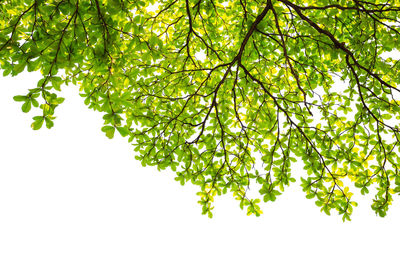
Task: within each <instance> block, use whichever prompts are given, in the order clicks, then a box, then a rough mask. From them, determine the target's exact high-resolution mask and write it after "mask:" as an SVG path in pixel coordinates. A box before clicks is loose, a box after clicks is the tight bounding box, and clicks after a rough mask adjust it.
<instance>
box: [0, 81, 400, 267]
mask: <svg viewBox="0 0 400 267" xmlns="http://www.w3.org/2000/svg"><path fill="white" fill-rule="evenodd" d="M37 80H38V77H37V76H36V77H35V76H34V75H32V74H29V75H28V74H22V75H20V76H18V77H14V78H0V87H1V88H0V266H1V267H14V266H17V267H26V266H29V267H30V266H41V267H47V266H48V267H50V266H51V267H62V266H68V267H70V266H74V267H81V266H82V267H90V266H96V267H101V266H113V267H114V266H118V267H123V266H138V267H139V266H140V267H146V266H157V267H158V266H174V267H179V266H185V267H186V266H188V267H189V266H190V267H191V266H193V267H195V266H251V267H256V266H274V267H275V266H337V265H341V266H383V265H385V264H387V265H388V266H396V265H398V258H399V256H398V254H399V240H400V227H399V226H400V200H399V198H398V197H397V196H395V201H394V204H393V205H392V206H391V208H390V211H389V213H388V215H387V216H386V217H385V218H379V217H377V216H376V215H375V214H374V212H373V211H372V210H371V208H370V204H371V198H372V196H370V197H365V196H364V197H362V196H360V195H359V194H356V195H355V196H354V199H355V200H356V201H357V202H358V203H359V206H358V207H357V208H356V209H355V211H354V214H353V216H352V221H351V222H346V223H343V222H342V221H341V217H339V216H336V215H332V216H326V215H325V214H324V213H321V212H320V211H319V208H318V207H317V206H315V204H314V200H307V199H306V198H305V195H304V194H303V192H302V191H301V187H300V186H299V184H293V185H292V186H290V187H289V188H288V189H287V190H286V191H285V192H284V194H283V195H281V196H280V197H279V198H278V199H277V201H276V202H274V203H268V204H264V205H262V207H263V211H264V214H263V215H262V216H261V217H259V218H256V217H253V216H250V217H249V216H246V215H245V212H244V211H242V210H240V208H239V205H238V202H237V201H236V200H233V198H232V197H231V196H230V195H226V196H223V197H218V198H217V199H216V201H215V206H216V207H215V210H214V211H215V212H214V218H213V219H208V218H207V217H206V216H204V215H201V207H200V206H199V204H197V201H198V197H197V196H196V195H195V193H196V192H197V188H195V187H194V186H192V185H190V184H187V185H185V186H183V187H182V186H181V185H180V184H179V183H178V182H176V181H174V180H173V177H174V176H173V173H171V172H169V171H162V172H158V171H157V170H156V169H155V168H151V167H146V168H144V167H142V166H141V165H140V163H139V162H138V161H136V160H135V159H134V153H133V147H132V146H131V145H130V144H128V143H127V140H126V139H123V138H121V137H120V136H119V135H118V134H117V133H116V137H115V138H114V139H113V140H109V139H108V138H107V137H105V135H104V133H102V132H101V131H100V128H101V127H102V119H101V117H102V115H101V114H100V113H96V112H94V111H91V110H89V109H88V108H87V107H86V106H85V105H84V104H83V98H81V97H79V95H78V91H77V89H76V88H74V87H67V88H64V91H63V92H62V93H61V94H62V96H64V97H65V98H66V101H65V102H64V103H63V104H62V105H60V107H59V108H58V109H57V111H56V116H57V119H56V121H55V126H54V128H52V129H51V130H48V129H46V128H44V129H42V130H39V131H33V130H32V129H31V128H30V124H31V118H32V116H34V115H36V114H37V113H38V111H37V110H33V111H31V112H30V113H28V114H24V113H22V111H21V109H20V106H21V104H22V103H21V102H19V103H17V102H14V101H13V100H12V97H13V96H14V95H17V94H26V90H27V89H28V88H33V87H34V85H35V84H36V81H37ZM293 173H294V175H295V176H296V178H298V180H299V177H300V176H301V175H304V173H303V172H302V170H293Z"/></svg>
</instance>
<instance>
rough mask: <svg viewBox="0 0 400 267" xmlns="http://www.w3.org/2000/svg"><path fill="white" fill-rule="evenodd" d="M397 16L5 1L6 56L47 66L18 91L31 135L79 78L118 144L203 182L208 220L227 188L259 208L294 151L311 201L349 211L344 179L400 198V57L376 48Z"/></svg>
mask: <svg viewBox="0 0 400 267" xmlns="http://www.w3.org/2000/svg"><path fill="white" fill-rule="evenodd" d="M399 20H400V1H398V0H391V1H383V0H369V1H368V0H367V1H357V0H354V1H344V0H339V1H337V0H335V1H334V0H318V1H316V0H307V1H300V0H292V1H288V0H263V1H257V0H228V1H226V2H223V1H222V0H214V1H210V0H162V1H158V2H157V3H155V2H154V1H148V2H144V1H140V0H139V1H135V0H110V1H106V0H49V1H44V0H4V1H2V4H1V5H0V64H1V69H2V70H3V75H10V74H11V75H13V76H15V75H17V74H19V73H20V72H22V71H24V70H26V69H27V70H28V71H40V72H41V73H42V74H43V79H41V80H40V81H38V83H37V87H36V88H32V89H30V90H29V91H28V92H27V94H26V95H22V96H16V97H15V98H14V99H15V101H20V102H21V103H22V111H23V112H29V111H30V110H31V108H32V106H33V107H39V108H40V109H41V110H42V115H41V116H36V117H34V122H33V123H32V128H33V129H35V130H36V129H39V128H41V127H42V125H46V126H47V127H48V128H51V127H52V126H53V119H54V118H55V117H54V110H55V109H56V107H57V106H58V105H59V104H60V103H62V101H63V99H62V98H60V97H58V96H57V94H56V93H57V91H59V90H61V86H62V85H64V84H68V83H70V82H72V83H73V84H78V85H79V86H80V90H81V95H82V97H83V98H84V102H85V104H86V105H88V106H89V108H91V109H94V110H97V111H100V112H103V113H105V115H104V122H105V126H104V127H103V128H102V131H103V132H104V133H105V134H106V135H107V136H108V137H109V138H112V137H113V136H114V135H115V134H116V133H118V134H121V135H122V136H126V137H128V138H129V141H130V142H132V143H133V144H134V146H135V150H136V151H137V152H138V155H139V156H137V158H138V159H139V160H140V161H141V162H142V164H143V165H156V166H157V167H158V168H159V169H165V168H167V167H170V168H171V169H172V170H174V171H176V173H177V177H176V180H178V181H179V182H180V183H181V184H182V185H183V184H185V183H186V182H188V181H190V182H192V183H194V184H196V185H198V186H199V187H200V192H199V193H198V195H199V196H200V201H199V202H200V204H201V205H202V207H203V213H204V214H208V215H209V216H212V214H211V210H212V209H213V207H212V201H213V199H214V197H215V196H216V195H217V194H218V195H220V194H225V193H227V191H230V192H232V193H233V195H234V197H235V198H236V199H237V200H238V201H239V202H240V207H241V208H246V209H247V214H255V215H257V216H258V215H260V213H261V210H260V207H259V202H260V200H259V199H251V198H249V197H248V196H247V194H246V192H247V189H248V188H249V187H251V186H253V187H254V186H255V185H254V184H259V187H260V188H261V189H260V190H259V193H260V196H261V199H263V200H264V201H265V202H268V201H275V199H276V197H277V196H278V195H280V194H281V193H282V192H283V190H284V188H285V187H286V186H288V185H289V184H290V183H291V182H294V181H295V178H296V174H293V173H291V164H292V162H294V161H296V158H299V159H301V160H302V161H303V162H304V164H305V169H306V170H307V172H308V177H305V178H302V179H301V180H302V187H303V190H304V192H305V193H306V197H307V198H310V199H311V198H312V199H314V200H315V203H316V205H317V206H319V207H321V210H322V211H324V212H325V213H327V214H330V212H331V210H337V211H338V213H339V214H341V215H342V216H343V220H346V219H348V220H349V219H350V217H349V216H350V214H351V213H352V210H353V206H355V205H356V203H355V202H353V201H352V200H351V196H352V193H351V192H349V191H348V190H349V189H348V187H347V186H346V185H345V184H346V183H347V184H348V183H351V182H352V183H353V184H355V186H356V187H358V188H360V189H361V193H362V194H367V193H368V192H369V190H370V189H371V186H372V187H373V188H374V187H376V188H377V192H376V196H375V199H374V201H373V204H372V208H373V210H375V212H376V213H377V214H379V215H380V216H384V215H385V214H386V212H387V210H388V206H389V205H390V204H391V202H392V194H394V193H398V192H400V176H399V167H400V163H399V142H400V139H399V137H400V136H399V135H400V132H399V128H398V120H399V119H400V105H399V102H398V101H399V96H400V94H399V92H400V91H399V89H397V87H396V86H397V85H398V84H399V83H400V75H399V74H400V71H399V70H400V64H399V62H398V61H396V60H394V59H392V58H385V57H383V56H382V53H384V52H391V51H394V50H396V49H398V48H399V47H400V32H399V31H400V27H399V25H400V24H399V23H400V21H399ZM202 53H203V54H204V55H205V56H203V57H201V56H200V55H201V54H202ZM61 70H63V72H62V73H63V74H61ZM335 76H336V77H337V78H338V80H339V79H341V80H343V81H345V82H347V84H346V85H343V86H334V80H333V77H335Z"/></svg>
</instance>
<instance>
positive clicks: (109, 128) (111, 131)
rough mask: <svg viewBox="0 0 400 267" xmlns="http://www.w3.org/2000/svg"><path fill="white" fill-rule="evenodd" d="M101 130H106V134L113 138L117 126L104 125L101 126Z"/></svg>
mask: <svg viewBox="0 0 400 267" xmlns="http://www.w3.org/2000/svg"><path fill="white" fill-rule="evenodd" d="M101 130H102V131H103V132H105V134H106V136H107V137H108V138H110V139H111V138H113V137H114V133H115V128H114V127H113V126H104V127H103V128H101Z"/></svg>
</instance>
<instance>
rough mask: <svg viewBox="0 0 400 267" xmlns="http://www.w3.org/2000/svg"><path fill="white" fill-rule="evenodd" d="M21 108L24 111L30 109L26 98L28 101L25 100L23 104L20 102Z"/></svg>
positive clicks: (29, 103)
mask: <svg viewBox="0 0 400 267" xmlns="http://www.w3.org/2000/svg"><path fill="white" fill-rule="evenodd" d="M21 109H22V111H23V112H25V113H27V112H29V111H30V110H31V101H30V100H28V101H26V102H25V103H24V104H22V107H21Z"/></svg>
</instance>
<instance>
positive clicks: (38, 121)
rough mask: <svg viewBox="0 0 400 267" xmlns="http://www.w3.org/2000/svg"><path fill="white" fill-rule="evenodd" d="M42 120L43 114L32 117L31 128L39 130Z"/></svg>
mask: <svg viewBox="0 0 400 267" xmlns="http://www.w3.org/2000/svg"><path fill="white" fill-rule="evenodd" d="M43 121H44V118H43V116H36V117H33V123H32V125H31V127H32V129H33V130H39V129H40V128H42V125H43Z"/></svg>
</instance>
